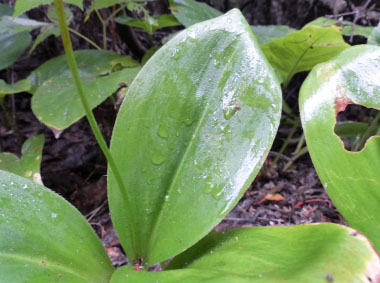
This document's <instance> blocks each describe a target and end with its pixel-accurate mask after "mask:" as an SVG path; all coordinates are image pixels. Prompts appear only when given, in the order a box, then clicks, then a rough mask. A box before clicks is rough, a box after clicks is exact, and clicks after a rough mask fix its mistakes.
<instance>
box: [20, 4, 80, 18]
mask: <svg viewBox="0 0 380 283" xmlns="http://www.w3.org/2000/svg"><path fill="white" fill-rule="evenodd" d="M53 2H54V0H16V4H15V9H14V12H13V17H18V16H20V15H21V14H23V13H25V12H26V11H29V10H30V9H33V8H37V7H38V6H40V5H44V4H45V5H46V4H52V3H53ZM63 2H65V3H67V4H72V5H75V6H77V7H79V8H80V9H83V0H64V1H63Z"/></svg>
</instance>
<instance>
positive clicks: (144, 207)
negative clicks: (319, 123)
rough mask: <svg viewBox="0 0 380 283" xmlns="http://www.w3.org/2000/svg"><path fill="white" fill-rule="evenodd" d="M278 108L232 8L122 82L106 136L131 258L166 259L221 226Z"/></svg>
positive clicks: (263, 66) (113, 190)
mask: <svg viewBox="0 0 380 283" xmlns="http://www.w3.org/2000/svg"><path fill="white" fill-rule="evenodd" d="M280 113H281V89H280V86H279V84H278V82H277V81H276V79H275V76H274V74H273V72H272V69H271V68H270V66H269V64H268V63H267V61H266V59H265V57H264V56H263V54H262V52H261V50H260V48H259V46H258V44H257V42H256V40H255V38H254V35H253V33H252V31H251V28H250V26H249V25H248V24H247V22H246V21H245V19H244V18H243V16H242V15H241V13H240V12H239V11H237V10H232V11H231V12H229V13H227V14H225V15H224V16H221V17H219V18H216V19H213V20H210V21H207V22H203V23H201V24H197V25H193V26H192V27H190V28H188V29H186V30H185V31H183V32H181V33H179V34H178V35H177V36H175V37H174V38H173V39H172V40H171V41H169V42H168V43H167V44H166V45H165V46H163V47H161V48H160V49H159V50H158V51H157V52H156V53H155V54H154V55H153V57H152V58H151V59H150V60H149V61H148V62H147V64H146V65H145V66H144V67H143V69H142V70H141V72H140V73H139V75H138V76H137V77H136V79H135V81H134V82H133V83H132V85H131V87H130V88H129V90H128V92H127V95H126V97H125V99H124V102H123V105H122V107H121V109H120V111H119V114H118V117H117V120H116V124H115V128H114V133H113V136H112V142H111V153H112V155H113V156H114V158H115V161H116V163H117V166H118V167H119V168H122V178H123V180H124V183H125V186H126V190H127V191H126V192H121V191H120V190H119V187H118V186H117V184H116V182H115V178H114V174H113V172H112V171H111V170H109V172H108V176H109V179H108V189H109V204H110V210H111V213H112V219H113V223H114V225H115V228H116V231H117V233H118V235H119V237H120V239H121V242H122V245H123V247H124V249H125V251H126V253H127V254H128V256H129V258H130V259H131V260H132V261H138V260H139V258H142V259H143V263H144V265H152V264H154V263H157V262H160V261H163V260H166V259H168V258H170V257H171V256H174V255H175V254H177V253H179V252H182V251H183V250H184V249H186V248H188V247H189V246H191V245H192V244H194V243H195V242H196V241H198V240H199V239H201V238H202V237H203V236H204V235H206V234H207V233H208V232H209V231H210V230H211V229H212V228H213V227H214V226H215V225H216V224H217V223H219V222H220V221H221V220H222V219H223V217H224V216H225V215H226V214H227V213H228V212H229V211H230V210H231V209H232V208H233V206H234V205H235V204H236V203H237V201H238V200H239V198H240V197H241V196H242V195H243V193H244V191H245V190H246V189H247V188H248V186H249V185H250V184H251V182H252V180H253V178H254V177H255V176H256V174H257V172H258V170H259V169H260V167H261V165H262V163H263V161H264V160H265V157H266V155H267V153H268V151H269V148H270V147H271V145H272V142H273V139H274V136H275V134H276V131H277V127H278V123H279V119H280ZM125 195H127V197H125ZM173 231H175V233H173Z"/></svg>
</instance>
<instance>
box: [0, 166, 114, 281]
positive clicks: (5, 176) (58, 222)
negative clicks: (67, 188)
mask: <svg viewBox="0 0 380 283" xmlns="http://www.w3.org/2000/svg"><path fill="white" fill-rule="evenodd" d="M0 188H1V189H0V208H1V210H0V228H1V229H0V262H1V264H0V274H1V281H3V282H31V283H41V282H54V281H60V282H70V283H76V282H94V283H95V282H96V283H98V282H108V281H109V279H110V277H111V274H112V272H113V267H112V265H111V262H110V260H109V259H108V256H107V254H106V252H105V250H104V248H103V246H102V244H101V243H100V241H99V239H98V238H97V236H96V234H95V232H94V231H93V230H92V228H91V227H90V225H89V224H88V223H87V221H86V220H85V219H84V218H83V216H82V215H81V214H80V213H79V212H78V211H77V210H76V209H75V208H74V207H72V206H71V205H70V204H69V203H68V202H67V201H65V200H64V199H63V198H61V197H60V196H58V195H57V194H55V193H53V192H52V191H50V190H48V189H46V188H44V187H42V186H41V185H38V184H36V183H34V182H31V181H29V180H26V179H24V178H21V177H18V176H16V175H13V174H10V173H7V172H4V171H1V170H0Z"/></svg>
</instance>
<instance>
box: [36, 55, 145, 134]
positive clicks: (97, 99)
mask: <svg viewBox="0 0 380 283" xmlns="http://www.w3.org/2000/svg"><path fill="white" fill-rule="evenodd" d="M75 56H76V59H77V62H78V66H79V73H80V75H81V78H82V80H83V84H84V87H85V91H86V94H87V96H88V99H89V101H90V106H91V107H92V108H94V107H96V106H97V105H99V104H100V103H101V102H103V101H104V100H105V99H106V98H107V97H109V96H110V95H112V94H113V93H115V92H116V91H118V90H119V89H120V88H121V87H126V86H128V85H129V84H130V83H131V82H132V80H133V78H134V77H135V75H136V74H137V73H138V71H139V70H140V68H139V67H137V66H138V63H137V62H136V61H134V60H133V59H131V58H130V57H127V56H121V55H118V54H116V53H113V52H109V51H98V50H81V51H77V52H76V55H75ZM30 80H31V82H32V86H33V90H32V92H33V93H34V95H33V98H32V109H33V112H34V114H35V115H36V116H37V118H38V119H39V120H41V122H43V123H44V124H46V125H47V126H49V127H52V128H54V129H57V130H63V129H65V128H67V127H69V126H70V125H72V124H73V123H74V122H76V121H78V120H79V119H80V118H82V117H83V116H85V112H84V109H83V107H82V105H81V102H80V99H79V96H78V94H77V91H76V88H75V84H74V83H73V79H72V75H71V72H70V69H69V67H68V66H67V63H66V58H65V56H60V57H56V58H53V59H51V60H49V61H47V62H46V63H44V64H43V65H41V66H40V67H38V68H37V69H36V70H35V71H34V72H33V73H32V74H31V76H30ZM52 97H54V99H52Z"/></svg>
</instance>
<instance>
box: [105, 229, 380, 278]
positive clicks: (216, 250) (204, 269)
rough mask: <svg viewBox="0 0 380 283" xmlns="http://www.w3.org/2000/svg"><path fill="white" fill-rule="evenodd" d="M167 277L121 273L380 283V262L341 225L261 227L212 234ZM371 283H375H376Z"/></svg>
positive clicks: (364, 241) (182, 257) (123, 273)
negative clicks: (379, 282)
mask: <svg viewBox="0 0 380 283" xmlns="http://www.w3.org/2000/svg"><path fill="white" fill-rule="evenodd" d="M168 269H169V270H168V271H164V272H144V271H138V272H137V271H133V270H132V268H131V267H122V268H119V269H118V270H116V272H115V273H114V275H113V276H112V279H111V283H119V282H140V283H148V282H158V281H159V282H165V283H175V282H215V283H219V282H236V283H241V282H268V283H272V282H313V283H314V282H315V283H316V282H321V283H325V282H378V280H380V271H379V270H380V259H379V256H378V255H377V253H376V251H375V250H374V249H373V248H372V246H371V244H370V243H369V242H368V240H367V239H366V238H365V237H364V236H362V235H360V234H358V233H357V232H356V231H355V230H353V229H350V228H347V227H344V226H340V225H336V224H319V225H298V226H287V227H257V228H245V229H236V230H230V231H227V232H224V233H212V234H210V235H209V236H207V237H206V238H204V239H203V240H201V241H200V242H199V243H197V244H196V245H195V246H193V247H191V248H190V249H189V250H187V251H186V252H184V253H183V254H181V255H179V256H178V257H176V258H175V259H174V260H173V261H172V262H171V263H170V264H169V267H168ZM370 280H371V281H370Z"/></svg>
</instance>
